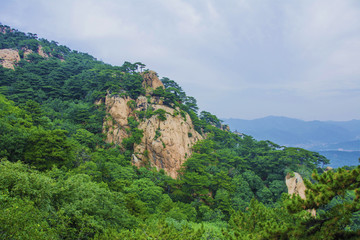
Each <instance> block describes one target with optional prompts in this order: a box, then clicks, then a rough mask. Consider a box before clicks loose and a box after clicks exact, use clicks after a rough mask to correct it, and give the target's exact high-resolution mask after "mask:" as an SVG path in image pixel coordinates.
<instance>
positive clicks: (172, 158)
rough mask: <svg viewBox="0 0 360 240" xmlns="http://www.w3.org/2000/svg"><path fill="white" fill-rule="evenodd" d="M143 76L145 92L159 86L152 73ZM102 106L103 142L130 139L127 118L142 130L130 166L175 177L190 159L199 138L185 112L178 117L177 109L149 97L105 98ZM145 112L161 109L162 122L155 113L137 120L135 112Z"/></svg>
mask: <svg viewBox="0 0 360 240" xmlns="http://www.w3.org/2000/svg"><path fill="white" fill-rule="evenodd" d="M143 77H144V82H143V86H145V87H148V89H147V92H150V91H151V89H153V88H157V87H163V85H162V83H161V81H160V80H159V79H158V78H157V76H156V74H154V72H151V71H150V72H148V73H146V74H144V75H143ZM105 106H106V109H107V113H108V114H109V117H108V119H107V120H106V121H105V122H104V132H105V133H106V135H107V139H106V141H107V142H112V143H115V144H119V145H120V144H121V143H122V141H123V139H124V138H127V137H129V136H130V134H129V130H130V126H129V122H128V118H129V117H134V118H135V119H136V120H137V121H138V122H139V125H138V127H137V128H139V129H140V130H142V131H143V137H142V139H141V142H140V143H139V144H135V146H134V154H133V156H132V163H133V164H134V165H135V166H138V167H140V166H145V165H148V164H150V166H154V167H156V168H157V169H164V170H165V172H166V173H167V174H168V175H169V176H171V177H172V178H176V177H177V175H178V173H177V171H178V170H179V169H180V167H181V165H182V164H183V163H184V162H185V161H186V159H187V158H188V157H190V155H191V148H192V146H193V145H194V144H195V143H196V142H197V141H198V140H200V139H202V136H201V135H200V134H199V133H198V132H196V131H195V130H194V127H193V124H192V121H191V119H190V116H189V115H188V114H187V113H185V114H184V113H183V114H180V113H179V112H180V110H179V109H173V108H170V107H168V106H165V105H163V104H162V101H161V100H160V99H159V98H156V97H151V96H150V95H149V96H147V97H145V96H140V97H139V98H138V99H137V100H132V99H131V98H129V97H120V96H107V97H106V98H105ZM149 109H151V111H153V112H155V111H156V110H158V109H162V110H164V111H165V112H166V113H165V114H164V115H165V117H166V120H164V119H162V120H161V119H160V118H159V115H157V114H154V115H152V116H151V117H149V118H145V117H142V118H140V117H139V114H138V113H139V112H146V111H147V110H149Z"/></svg>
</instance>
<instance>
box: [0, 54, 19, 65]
mask: <svg viewBox="0 0 360 240" xmlns="http://www.w3.org/2000/svg"><path fill="white" fill-rule="evenodd" d="M18 61H20V56H19V52H18V51H17V50H14V49H0V64H1V65H2V66H3V67H4V68H11V69H14V66H15V64H16V63H17V62H18Z"/></svg>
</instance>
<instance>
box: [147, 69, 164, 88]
mask: <svg viewBox="0 0 360 240" xmlns="http://www.w3.org/2000/svg"><path fill="white" fill-rule="evenodd" d="M141 75H142V77H143V78H144V81H143V83H142V86H143V88H148V87H150V88H152V89H156V88H158V87H162V88H164V84H163V83H162V82H161V81H160V80H159V78H158V76H157V74H156V72H154V71H146V72H144V73H142V74H141Z"/></svg>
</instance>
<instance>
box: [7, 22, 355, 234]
mask: <svg viewBox="0 0 360 240" xmlns="http://www.w3.org/2000/svg"><path fill="white" fill-rule="evenodd" d="M0 29H1V32H0V49H15V50H17V51H18V52H19V56H20V61H18V62H17V63H16V65H15V67H14V69H8V68H4V67H2V66H1V65H0V160H1V161H0V239H360V201H359V197H360V189H359V188H360V167H344V168H338V169H333V170H330V171H325V166H326V164H328V163H329V160H328V159H326V158H325V157H324V156H322V155H320V154H319V153H316V152H311V151H307V150H304V149H301V148H293V147H284V146H280V145H277V144H276V143H273V142H270V141H257V140H255V139H254V138H253V137H251V136H247V135H242V136H240V135H238V134H235V133H232V132H231V131H227V130H225V128H226V127H224V126H223V125H222V122H221V120H219V118H218V117H217V116H215V115H213V114H211V113H209V112H206V111H201V112H200V113H199V108H198V106H197V103H196V99H195V98H194V97H191V96H187V95H186V93H185V92H184V91H183V89H182V88H181V87H180V86H179V85H178V84H177V83H176V82H175V81H174V80H171V79H169V78H166V77H164V78H162V79H161V81H162V82H163V84H164V86H165V89H163V88H157V89H154V90H153V91H152V92H151V93H149V92H147V91H146V89H145V88H144V87H143V86H142V82H143V77H142V72H146V71H149V70H148V69H145V67H146V66H145V64H143V63H140V62H136V63H130V62H125V63H124V64H123V65H122V66H112V65H110V64H106V63H103V62H102V61H98V60H97V59H96V58H94V57H92V56H90V55H89V54H86V53H81V52H78V51H74V50H71V49H69V48H68V47H66V46H62V45H59V43H57V42H55V41H48V40H46V39H42V38H38V36H37V35H36V34H32V33H23V32H21V31H18V30H16V29H12V28H10V27H9V26H4V25H0ZM40 47H41V48H42V50H43V52H44V53H46V54H47V57H43V56H41V55H39V54H38V49H39V48H40ZM28 50H32V53H29V54H24V53H25V52H26V51H28ZM149 94H151V95H152V96H157V97H159V98H161V99H163V104H164V105H167V106H169V107H173V108H175V107H177V108H178V109H180V110H181V111H180V114H185V113H187V114H189V116H190V117H191V120H192V122H193V125H194V129H195V130H196V131H197V132H198V133H200V134H201V135H202V136H206V138H205V139H204V140H201V141H199V142H197V143H196V144H195V145H194V146H193V154H192V155H191V156H190V157H189V158H188V159H187V161H186V162H185V163H184V164H183V166H182V168H181V170H180V171H179V177H178V178H177V179H173V178H171V177H169V176H168V175H167V174H166V173H165V172H164V170H159V171H158V170H157V169H156V168H153V167H151V166H150V165H148V166H146V167H140V168H138V167H135V166H133V165H132V164H131V155H132V153H133V151H134V144H138V143H139V141H141V138H142V134H143V133H142V131H141V130H139V129H138V128H137V126H138V125H139V122H141V121H145V120H146V119H147V118H149V117H150V116H152V115H158V118H159V119H162V120H165V119H166V117H165V115H164V112H162V111H159V110H157V111H153V112H152V111H147V112H139V113H138V117H137V118H136V119H135V118H132V119H129V122H130V123H131V129H130V132H131V137H129V138H126V139H124V140H123V142H122V144H119V145H116V144H112V143H107V142H105V134H104V132H103V121H104V119H105V118H106V117H107V114H106V109H105V106H104V105H103V104H95V102H99V100H101V99H104V98H105V97H106V96H107V95H119V96H127V97H130V98H131V99H133V100H136V99H137V98H138V97H139V96H148V95H149ZM294 172H297V173H300V174H301V176H302V177H303V178H304V182H305V184H306V186H307V189H308V190H307V192H306V196H307V198H306V200H304V199H301V198H300V197H299V196H290V195H289V194H287V187H286V185H285V176H286V175H287V174H290V175H292V174H294ZM311 209H315V210H316V216H312V215H311V214H310V211H308V210H311Z"/></svg>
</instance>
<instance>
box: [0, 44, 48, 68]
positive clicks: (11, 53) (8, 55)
mask: <svg viewBox="0 0 360 240" xmlns="http://www.w3.org/2000/svg"><path fill="white" fill-rule="evenodd" d="M22 50H23V51H24V57H26V56H27V55H29V54H30V53H33V51H32V50H31V49H22ZM37 53H38V54H39V55H40V56H42V57H44V58H48V57H49V55H47V54H46V53H45V52H44V51H43V49H42V46H41V45H39V48H38V51H37ZM19 61H20V55H19V51H18V50H15V49H0V64H1V65H2V66H3V67H4V68H11V69H14V66H15V64H16V63H17V62H19Z"/></svg>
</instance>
